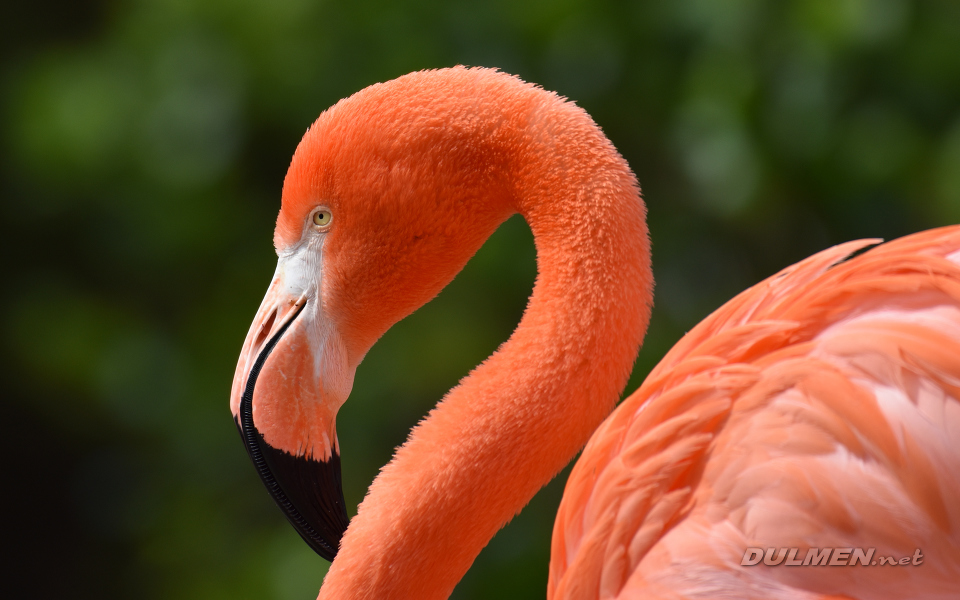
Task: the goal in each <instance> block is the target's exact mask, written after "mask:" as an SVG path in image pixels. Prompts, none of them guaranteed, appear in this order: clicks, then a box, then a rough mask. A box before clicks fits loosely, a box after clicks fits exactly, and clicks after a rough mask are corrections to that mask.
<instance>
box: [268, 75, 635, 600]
mask: <svg viewBox="0 0 960 600" xmlns="http://www.w3.org/2000/svg"><path fill="white" fill-rule="evenodd" d="M318 197H320V198H331V199H332V200H331V201H338V202H341V204H345V203H346V202H347V200H346V199H347V198H362V202H377V203H381V204H378V205H377V206H378V212H376V214H377V215H380V216H378V217H377V218H382V215H383V205H385V204H390V205H391V206H393V205H394V204H395V205H396V206H398V207H400V208H398V209H397V210H398V212H397V213H396V214H397V218H401V219H402V218H404V217H403V215H404V214H410V211H411V210H412V211H413V214H414V215H416V218H415V219H414V223H412V224H411V225H410V228H409V231H408V235H407V234H405V235H404V236H396V235H394V236H392V237H391V236H387V235H386V234H385V235H383V236H380V238H378V239H379V241H378V242H377V244H376V245H375V244H373V243H372V242H369V243H367V242H364V243H361V242H358V241H356V240H355V239H354V238H351V237H350V233H349V232H350V231H351V229H352V230H353V231H356V228H358V227H366V228H368V229H369V228H372V229H373V230H376V228H377V227H380V226H382V225H383V224H382V223H378V222H373V221H371V219H374V217H373V216H370V215H371V214H373V212H374V211H367V212H359V211H355V214H354V213H350V212H349V210H348V208H347V207H346V206H345V205H344V206H342V207H341V206H335V207H334V208H333V211H334V215H336V216H335V217H334V218H335V219H339V222H337V225H342V227H340V228H339V230H338V231H336V232H334V231H333V230H331V233H330V237H329V238H328V239H327V240H326V241H325V242H324V243H325V245H324V250H323V252H324V282H323V293H324V307H325V310H326V311H327V312H328V313H329V314H331V315H334V318H335V319H336V320H337V324H338V328H339V329H340V331H341V333H342V334H343V336H344V339H345V343H346V345H347V346H348V354H349V355H350V357H351V358H350V361H351V363H352V364H353V365H355V364H356V363H357V362H359V360H360V359H361V358H362V356H363V354H364V353H365V352H366V350H367V349H368V348H369V346H370V345H371V344H372V343H373V341H375V340H376V338H377V337H379V335H381V334H382V333H383V332H384V331H385V330H386V329H387V328H388V327H389V326H390V325H392V324H393V323H394V322H396V321H397V320H399V319H400V318H403V317H404V316H405V315H406V314H409V312H411V311H412V310H414V309H415V308H416V307H417V306H419V305H420V304H422V303H423V302H426V301H427V300H429V299H430V298H431V297H432V296H433V295H434V294H436V293H437V292H438V291H439V289H441V288H442V287H443V285H445V284H446V283H447V282H449V280H450V279H452V277H453V276H454V275H455V274H456V272H458V271H459V270H460V268H462V266H463V264H464V263H465V262H466V260H468V259H469V257H470V256H471V255H472V254H473V253H474V252H475V251H476V250H477V248H479V246H480V244H482V242H483V240H484V239H486V237H487V236H489V234H490V233H492V231H493V230H494V229H495V228H496V226H497V225H499V223H501V222H502V221H503V220H504V219H506V218H507V217H508V216H509V215H510V214H511V213H514V212H519V213H521V214H522V215H523V216H524V218H526V220H527V222H528V223H529V225H530V227H531V229H532V230H533V234H534V238H535V242H536V248H537V259H538V272H539V274H538V277H537V281H536V284H535V286H534V290H533V294H532V296H531V298H530V302H529V305H528V307H527V310H526V312H525V313H524V316H523V319H522V320H521V322H520V324H519V326H518V327H517V329H516V331H515V332H514V334H513V335H512V336H511V337H510V339H509V340H508V341H507V342H505V343H504V344H503V345H502V346H501V347H500V349H499V350H497V352H495V353H494V354H493V355H492V356H491V357H490V358H489V359H487V360H486V361H485V362H484V363H483V364H481V365H480V366H479V367H477V368H476V369H475V370H474V371H473V372H472V373H471V374H470V375H468V376H467V377H466V378H464V379H463V381H462V382H461V383H460V384H459V385H458V386H457V387H456V388H454V389H453V390H451V391H450V392H449V393H448V394H447V396H446V397H445V398H444V399H443V400H442V401H441V402H440V403H439V404H438V406H437V407H436V408H435V409H434V410H433V411H432V412H431V413H430V415H429V416H428V417H427V418H426V419H424V420H423V421H422V422H421V423H420V424H419V425H418V426H417V427H416V428H415V429H414V430H413V432H412V433H411V435H410V437H409V439H408V440H407V442H406V443H405V444H404V445H403V446H402V447H401V448H400V449H399V450H398V451H397V453H396V455H395V457H394V459H393V460H392V461H391V462H390V464H388V465H387V466H386V467H384V469H383V470H382V472H381V473H380V475H379V476H378V477H377V479H376V480H375V481H374V482H373V484H372V485H371V487H370V491H369V493H368V495H367V497H366V499H365V500H364V501H363V503H362V504H361V505H360V508H359V513H358V515H357V516H356V517H355V518H354V519H353V522H352V523H351V524H350V527H349V529H348V530H347V532H346V534H345V536H344V538H343V542H342V545H341V550H340V554H339V555H338V557H337V559H336V560H335V561H334V563H333V564H332V565H331V568H330V571H329V573H328V575H327V578H326V581H325V583H324V586H323V589H322V590H321V593H320V597H321V598H329V599H343V598H351V599H354V598H370V599H374V598H376V599H380V600H382V599H386V598H423V599H429V598H446V597H447V596H448V595H449V594H450V593H451V591H452V590H453V587H454V586H455V585H456V583H457V582H458V581H459V580H460V578H461V577H462V576H463V574H464V573H465V572H466V571H467V569H468V568H469V567H470V565H471V564H472V562H473V560H474V559H475V557H476V556H477V554H478V553H479V552H480V550H481V549H482V548H483V547H484V546H485V545H486V544H487V542H488V541H489V540H490V538H492V537H493V535H494V534H495V533H496V532H497V530H499V529H500V528H501V527H502V526H503V525H504V524H505V523H506V522H507V521H509V520H510V518H511V517H512V516H513V515H514V514H516V513H517V512H518V511H519V510H520V509H521V508H522V507H523V506H524V505H525V504H526V503H527V502H528V501H529V500H530V499H531V498H532V497H533V495H534V494H535V493H536V492H537V490H539V489H540V488H541V487H542V486H543V485H545V484H546V483H547V482H548V481H549V480H550V479H551V478H552V477H553V476H554V475H556V473H557V472H558V471H559V470H560V469H562V468H563V467H564V465H566V464H567V463H568V462H569V461H570V459H571V458H572V457H573V456H574V454H575V453H576V452H577V451H578V450H579V449H580V448H581V447H582V446H583V445H584V444H585V443H586V441H587V439H588V438H589V436H590V434H591V433H592V432H593V430H594V429H595V428H596V427H597V426H598V425H599V424H600V422H601V421H602V420H603V419H604V418H605V417H606V416H607V415H608V414H609V412H610V410H611V409H612V408H613V407H614V405H615V403H616V401H617V399H618V398H619V394H620V393H621V391H622V390H623V387H624V386H625V385H626V381H627V377H628V376H629V373H630V370H631V367H632V365H633V362H634V359H635V357H636V353H637V350H638V347H639V345H640V342H641V340H642V337H643V333H644V331H645V330H646V326H647V322H648V318H649V312H650V303H651V288H652V283H653V281H652V274H651V271H650V265H649V241H648V237H647V230H646V224H645V208H644V205H643V203H642V201H641V199H640V193H639V187H638V186H637V182H636V179H635V177H634V175H633V173H631V171H630V169H629V167H628V166H627V164H626V162H625V161H624V160H623V158H622V157H621V156H620V155H619V154H618V153H617V151H616V150H615V149H614V147H613V145H612V144H611V143H610V142H609V141H608V140H607V139H606V137H604V135H603V133H602V132H601V131H600V130H599V128H598V127H597V126H596V124H594V123H593V121H592V120H591V119H590V117H589V116H588V115H587V114H586V113H585V112H584V111H583V110H581V109H579V108H577V107H576V106H574V105H573V104H571V103H569V102H566V101H564V100H563V99H561V98H559V97H557V96H556V95H555V94H552V93H549V92H546V91H543V90H542V89H539V88H536V87H534V86H531V85H528V84H525V83H523V82H522V81H520V80H519V79H516V78H514V77H511V76H508V75H505V74H502V73H497V72H495V71H490V70H485V69H464V68H455V69H449V70H443V71H430V72H421V73H415V74H412V75H408V76H405V77H402V78H400V79H397V80H395V81H392V82H389V83H386V84H382V85H378V86H374V87H372V88H368V89H367V90H364V91H363V92H360V93H359V94H357V95H355V96H353V97H351V98H349V99H347V100H345V101H343V102H341V103H340V104H338V105H337V106H335V107H334V108H332V109H330V110H329V111H328V112H327V113H325V114H324V115H322V116H321V118H320V119H319V120H318V121H317V123H316V124H315V126H314V127H313V128H312V129H311V131H310V132H308V134H307V135H306V136H305V138H304V141H303V142H302V143H301V146H300V148H299V149H298V151H297V155H296V156H295V157H294V162H293V164H292V165H291V168H290V172H289V174H288V177H287V181H286V182H285V184H284V209H283V211H282V212H281V216H280V219H279V221H278V225H277V245H278V247H279V248H282V247H283V246H284V245H285V244H289V243H291V242H290V240H295V239H296V238H297V236H299V235H300V227H301V225H300V223H302V219H303V214H302V213H305V211H307V210H309V207H310V206H311V205H312V203H315V202H316V201H317V198H318ZM355 202H357V203H359V202H361V200H355ZM301 205H302V206H303V208H302V209H301V208H300V207H301ZM403 211H406V212H403ZM364 219H367V221H364ZM345 221H349V222H347V223H345ZM400 238H402V240H403V241H402V242H400V241H398V242H396V244H398V245H397V246H396V247H393V246H391V244H393V243H394V242H392V241H391V240H395V239H397V240H399V239H400ZM363 244H366V245H363ZM377 252H385V253H386V252H389V253H392V254H391V256H394V257H396V256H400V257H402V258H401V259H396V258H394V260H393V261H392V262H391V264H390V267H389V268H383V269H381V270H380V271H377V272H376V273H375V274H373V275H369V276H367V277H365V278H364V279H363V282H361V283H357V281H356V280H355V279H353V280H350V285H347V284H345V283H342V282H343V281H345V280H346V278H348V277H349V276H350V273H351V269H358V268H360V267H357V266H356V262H357V261H358V260H368V259H369V257H370V256H371V254H373V255H376V253H377ZM358 253H359V254H358ZM360 256H362V257H364V258H363V259H361V258H358V257H360ZM328 259H329V263H328ZM369 260H373V259H369ZM408 262H409V263H410V266H409V267H408V266H407V263H408ZM399 282H402V283H403V287H402V288H397V287H391V285H393V284H396V285H399Z"/></svg>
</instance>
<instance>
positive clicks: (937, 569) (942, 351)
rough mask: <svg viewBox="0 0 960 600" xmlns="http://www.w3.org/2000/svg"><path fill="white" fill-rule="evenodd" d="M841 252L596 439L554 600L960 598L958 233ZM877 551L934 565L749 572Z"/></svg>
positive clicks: (573, 483) (720, 331) (740, 305)
mask: <svg viewBox="0 0 960 600" xmlns="http://www.w3.org/2000/svg"><path fill="white" fill-rule="evenodd" d="M867 244H868V242H867V241H861V242H850V243H847V244H843V245H840V246H836V247H834V248H831V249H829V250H826V251H823V252H821V253H819V254H817V255H815V256H813V257H811V258H808V259H807V260H805V261H803V262H801V263H798V264H796V265H794V266H792V267H789V268H787V269H785V270H783V271H782V272H780V273H779V274H777V275H775V276H773V277H771V278H769V279H767V280H766V281H764V282H762V283H760V284H758V285H756V286H754V287H752V288H750V289H748V290H747V291H745V292H743V293H742V294H740V295H739V296H737V297H736V298H734V299H733V300H731V301H730V302H728V303H727V304H725V305H724V306H723V307H721V308H720V309H719V310H717V311H716V312H715V313H713V314H712V315H710V316H709V317H707V319H705V320H704V321H703V322H702V323H700V324H699V325H697V327H695V328H694V329H693V330H691V331H690V332H689V333H688V334H687V335H686V336H685V337H684V338H683V339H682V340H681V341H680V342H679V343H678V344H677V345H676V346H675V347H674V348H673V349H672V350H671V351H670V352H669V353H668V354H667V355H666V356H665V357H664V359H663V360H662V361H661V362H660V364H659V365H658V366H657V367H656V368H655V369H654V370H653V371H652V372H651V373H650V376H649V377H648V378H647V380H646V381H645V382H644V384H643V385H642V386H641V388H640V389H638V390H637V392H635V393H634V394H632V395H631V396H630V397H629V398H627V399H626V400H624V402H623V403H622V404H621V405H620V406H619V407H618V408H617V409H616V410H615V411H614V413H613V414H612V415H611V416H610V418H608V419H607V420H606V421H605V422H604V423H603V425H601V426H600V428H599V429H598V430H597V431H596V432H595V433H594V435H593V437H592V438H591V440H590V442H589V443H588V445H587V447H586V448H585V450H584V452H583V454H582V456H581V458H580V460H579V461H578V462H577V465H576V467H575V468H574V470H573V472H572V474H571V476H570V478H569V480H568V482H567V488H566V493H565V495H564V498H563V502H562V504H561V507H560V511H559V514H558V516H557V522H556V528H555V530H554V537H553V548H552V553H551V554H552V557H551V569H550V594H549V597H550V598H556V599H558V598H591V599H592V598H644V599H649V598H727V597H729V598H758V599H759V598H782V599H785V600H786V599H790V600H793V599H797V600H799V599H807V598H828V597H838V596H839V597H843V598H857V599H862V600H867V599H878V598H921V597H922V598H944V599H946V598H956V597H957V594H958V590H960V536H958V528H957V525H958V523H960V504H958V503H957V499H958V498H960V471H958V468H957V467H958V465H960V443H958V440H960V402H958V398H960V387H958V385H960V269H958V266H957V265H958V263H960V227H949V228H943V229H938V230H933V231H928V232H924V233H920V234H916V235H912V236H909V237H906V238H903V239H899V240H896V241H893V242H890V243H887V244H884V245H881V246H878V247H876V248H873V249H870V250H869V251H867V252H866V253H864V254H863V255H862V256H858V257H856V258H853V259H851V260H849V261H845V262H841V261H843V259H844V258H845V257H847V256H848V255H850V253H851V252H853V251H855V250H858V249H859V248H861V247H863V246H865V245H867ZM748 547H760V548H783V547H788V548H798V549H800V554H799V556H800V557H801V558H802V557H803V556H804V554H805V553H806V551H807V549H808V548H811V547H813V548H823V547H832V548H863V549H867V548H876V556H891V555H892V556H894V557H897V558H900V557H904V556H911V555H913V554H914V552H915V551H916V549H918V548H920V549H922V552H923V555H924V559H923V562H922V568H921V567H920V566H911V567H906V566H904V567H900V566H898V567H896V568H894V567H889V566H887V567H877V566H875V565H871V566H870V567H863V566H857V567H824V566H806V567H804V566H800V567H792V568H790V567H784V566H780V567H777V568H771V567H765V566H764V565H762V564H761V565H758V566H752V567H744V566H741V557H742V556H743V554H744V549H745V548H748Z"/></svg>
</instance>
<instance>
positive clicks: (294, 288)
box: [230, 69, 516, 560]
mask: <svg viewBox="0 0 960 600" xmlns="http://www.w3.org/2000/svg"><path fill="white" fill-rule="evenodd" d="M437 73H438V72H426V73H416V74H413V75H409V76H406V77H403V78H400V79H398V80H394V81H392V82H389V83H387V84H380V85H376V86H373V87H370V88H367V89H365V90H363V91H361V92H359V93H358V94H355V95H354V96H352V97H350V98H348V99H346V100H343V101H341V102H340V103H338V104H337V105H336V106H334V107H333V108H331V109H329V110H328V111H326V112H325V113H324V114H322V115H321V116H320V118H319V119H318V120H317V121H316V123H314V125H313V126H312V127H311V128H310V129H309V130H308V131H307V133H306V134H305V135H304V138H303V140H302V141H301V143H300V145H299V146H298V148H297V150H296V153H295V155H294V157H293V160H292V163H291V165H290V167H289V169H288V171H287V175H286V178H285V180H284V184H283V194H282V208H281V210H280V214H279V216H278V219H277V226H276V230H275V235H274V244H275V246H276V250H277V255H278V257H279V260H278V263H277V270H276V273H275V275H274V278H273V281H272V283H271V284H270V286H269V288H268V291H267V294H266V297H265V298H264V300H263V303H262V304H261V306H260V309H259V310H258V312H257V314H256V317H255V318H254V321H253V324H252V326H251V327H250V331H249V333H248V334H247V337H246V340H245V342H244V344H243V350H242V353H241V356H240V360H239V364H238V366H237V370H236V375H235V377H234V381H233V389H232V392H231V402H230V405H231V410H232V412H233V415H234V418H235V420H236V421H237V425H238V427H239V428H240V432H241V436H242V437H243V439H244V443H245V445H246V447H247V450H248V452H249V454H250V457H251V458H252V459H253V461H254V464H255V466H256V467H257V470H258V472H259V473H260V476H261V478H262V479H263V481H264V483H265V484H266V486H267V488H268V489H269V490H270V492H271V494H272V495H273V497H274V499H275V500H276V501H277V503H278V504H279V505H280V507H281V509H282V510H283V511H284V513H285V514H286V516H287V517H288V519H289V520H290V521H291V523H292V524H293V525H294V527H295V528H296V529H297V530H298V532H299V533H300V534H301V536H302V537H303V538H304V540H305V541H306V542H307V543H308V544H309V545H310V546H311V547H312V548H313V549H314V550H316V551H317V552H318V553H319V554H320V555H321V556H323V557H325V558H327V559H328V560H332V559H333V557H334V556H335V555H336V552H337V549H338V545H339V541H340V538H341V537H342V534H343V532H344V531H345V529H346V527H347V524H348V518H347V515H346V511H345V507H344V500H343V493H342V490H341V487H340V462H339V453H340V452H339V442H338V440H337V435H336V425H335V423H336V415H337V411H338V410H339V408H340V406H341V405H342V404H343V403H344V401H345V400H346V399H347V396H348V395H349V394H350V390H351V388H352V385H353V378H354V372H355V370H356V368H357V365H358V364H359V363H360V361H361V360H362V358H363V356H364V355H365V354H366V352H367V350H368V349H369V348H370V346H372V345H373V343H374V342H375V341H376V340H377V339H378V338H379V337H380V336H381V335H382V334H383V333H384V332H386V330H387V329H388V328H389V327H390V326H391V325H393V324H394V323H395V322H397V321H399V320H400V319H402V318H403V317H405V316H406V315H408V314H410V313H411V312H413V311H414V310H416V308H418V307H419V306H421V305H422V304H424V303H426V302H427V301H429V300H430V299H431V298H432V297H433V296H435V295H436V294H437V293H438V292H439V291H440V290H441V289H442V288H443V287H444V286H445V285H446V284H447V283H448V282H449V281H450V280H451V279H452V278H453V277H454V276H455V275H456V273H457V272H459V270H460V269H461V268H462V267H463V265H464V264H465V263H466V261H467V260H469V258H470V257H471V256H472V255H473V254H474V253H475V252H476V250H477V249H478V248H479V247H480V245H481V244H482V243H483V241H484V240H485V239H486V238H487V237H488V236H489V235H490V234H491V233H492V232H493V231H494V230H495V229H496V227H497V226H498V225H499V224H500V223H501V222H503V220H505V219H506V218H507V217H508V216H509V215H510V214H511V213H512V212H514V210H513V209H512V208H511V207H512V206H513V203H512V201H511V195H510V193H509V187H508V186H507V185H506V184H505V183H504V181H503V180H502V179H503V178H501V177H500V176H499V175H498V173H499V172H500V169H498V168H497V167H498V165H497V164H494V163H495V161H496V160H505V159H504V156H505V153H504V152H503V148H491V147H490V146H491V144H493V145H496V140H492V139H489V136H487V137H485V136H484V135H483V134H482V132H480V131H478V130H477V129H478V128H479V127H482V123H478V122H477V120H476V119H473V118H472V116H473V113H472V112H471V106H469V103H468V102H466V101H464V93H463V88H464V86H467V87H470V86H471V85H473V86H477V85H478V83H477V82H478V81H479V80H483V79H491V78H493V79H495V80H507V79H509V80H513V78H511V77H509V76H506V75H503V74H499V73H494V72H492V71H484V70H467V69H452V70H448V71H447V72H446V76H445V77H441V76H438V75H437ZM513 85H516V84H515V83H513ZM497 149H499V150H500V151H499V152H495V151H492V150H497ZM490 157H494V159H491V158H490ZM497 157H499V158H497ZM492 161H493V162H492Z"/></svg>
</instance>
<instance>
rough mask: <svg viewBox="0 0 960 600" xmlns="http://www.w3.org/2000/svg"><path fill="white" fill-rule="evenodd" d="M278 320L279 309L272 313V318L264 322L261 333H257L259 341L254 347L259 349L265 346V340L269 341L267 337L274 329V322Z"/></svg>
mask: <svg viewBox="0 0 960 600" xmlns="http://www.w3.org/2000/svg"><path fill="white" fill-rule="evenodd" d="M276 320H277V309H276V308H274V309H273V310H272V311H271V312H270V316H269V317H267V318H266V320H264V322H263V325H262V326H261V327H260V331H259V332H257V340H256V341H255V342H254V344H253V347H254V348H259V347H260V346H261V345H263V342H264V340H266V339H267V336H269V335H270V330H271V329H273V322H274V321H276Z"/></svg>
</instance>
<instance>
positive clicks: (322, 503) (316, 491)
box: [237, 411, 350, 561]
mask: <svg viewBox="0 0 960 600" xmlns="http://www.w3.org/2000/svg"><path fill="white" fill-rule="evenodd" d="M241 415H242V411H241ZM242 421H243V419H242V418H241V421H240V422H238V423H237V428H238V429H239V430H240V436H241V437H242V438H243V441H244V445H245V446H246V447H247V453H248V454H249V455H250V459H251V460H252V461H253V464H254V466H255V467H256V469H257V473H258V474H259V475H260V479H261V481H263V484H264V485H265V486H266V488H267V491H268V492H270V496H271V497H272V498H273V500H274V502H276V503H277V506H278V507H279V508H280V510H281V511H282V512H283V514H284V516H285V517H286V518H287V520H288V521H290V524H291V525H293V527H294V529H296V530H297V533H299V534H300V537H302V538H303V541H305V542H306V543H307V545H308V546H310V547H311V548H313V550H314V552H316V553H317V554H319V555H320V556H321V557H323V558H325V559H327V560H329V561H332V560H333V559H334V558H335V557H336V556H337V551H338V550H339V549H340V540H341V538H343V533H344V532H345V531H346V530H347V525H349V524H350V519H349V517H347V511H346V503H345V502H344V500H343V485H342V483H341V475H340V456H339V455H337V454H336V452H334V453H332V454H331V455H330V458H329V460H326V461H323V460H314V459H313V458H309V457H306V456H294V455H292V454H289V453H288V452H284V451H283V450H278V449H276V448H274V447H273V446H271V445H270V444H268V443H266V441H264V439H263V436H262V435H260V432H259V431H257V430H256V428H255V427H253V425H252V419H251V423H250V429H249V430H245V429H244V427H243V423H242Z"/></svg>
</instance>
